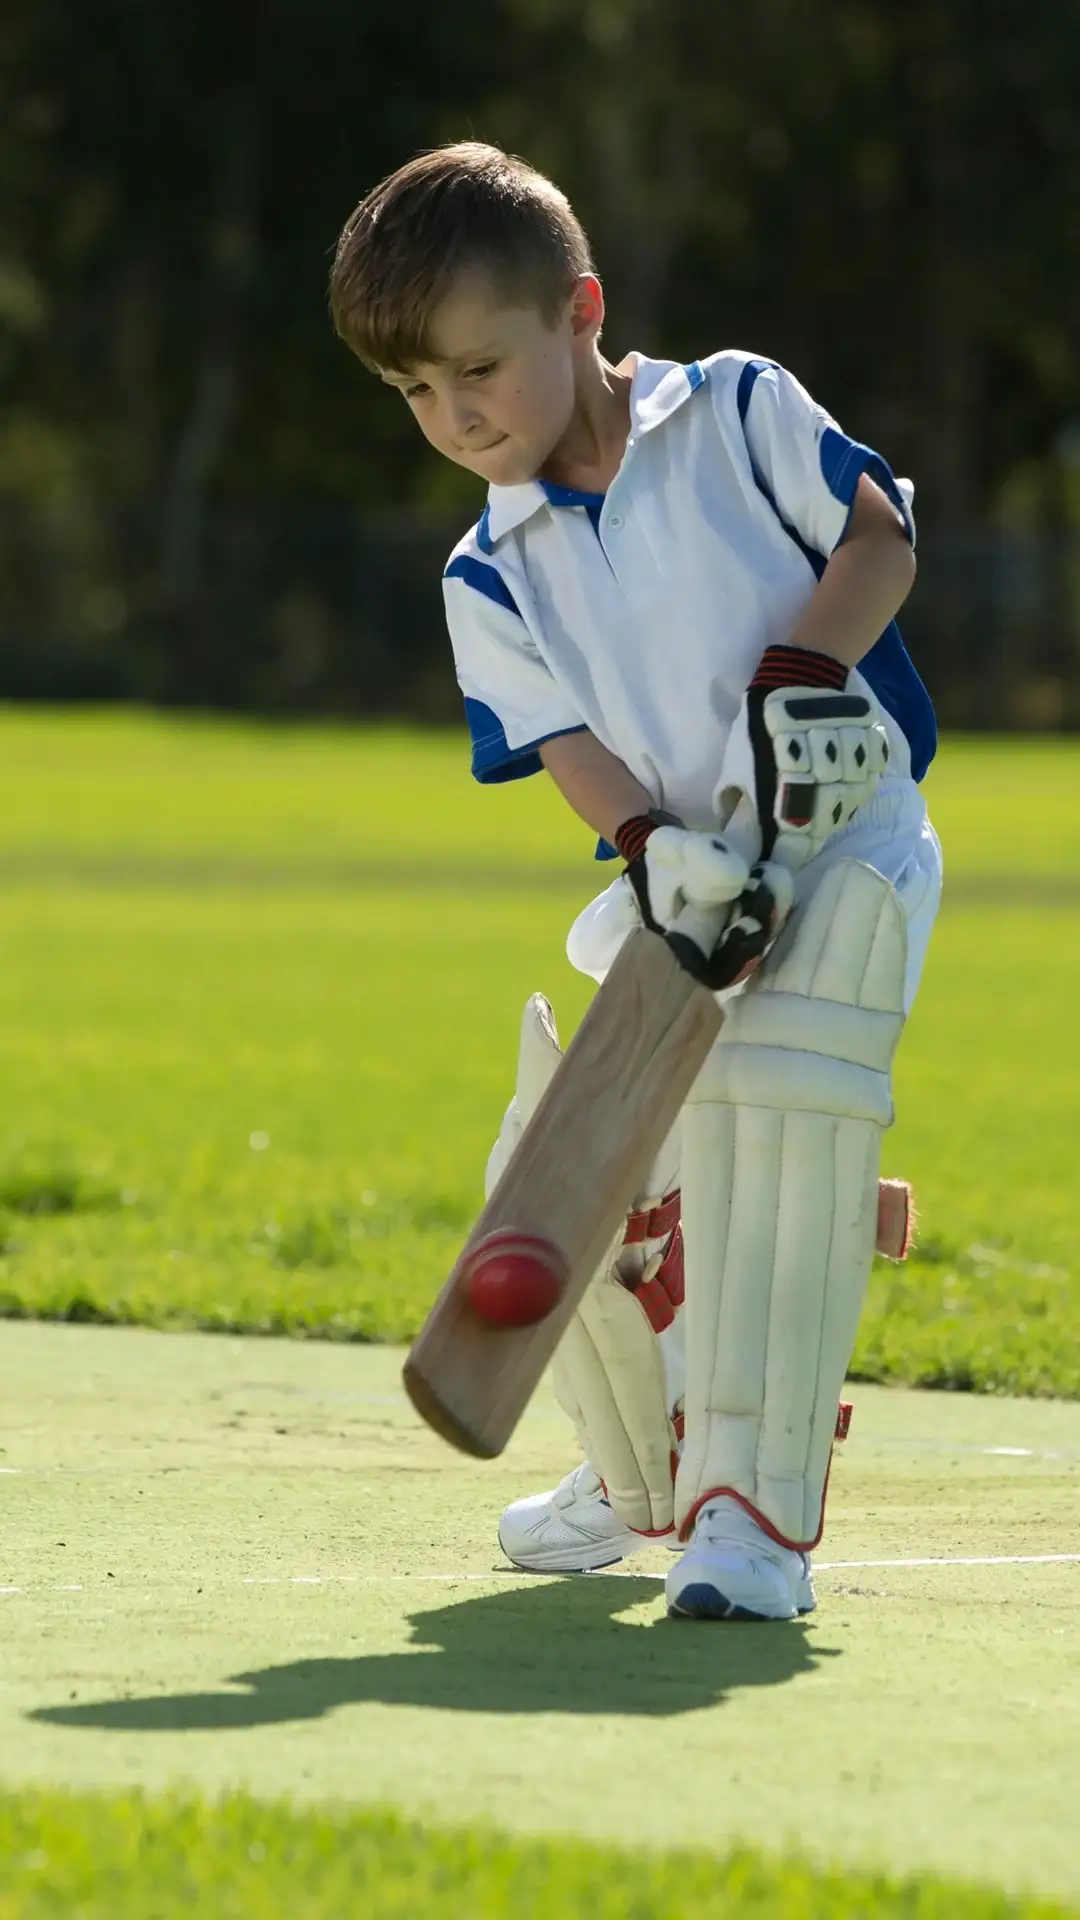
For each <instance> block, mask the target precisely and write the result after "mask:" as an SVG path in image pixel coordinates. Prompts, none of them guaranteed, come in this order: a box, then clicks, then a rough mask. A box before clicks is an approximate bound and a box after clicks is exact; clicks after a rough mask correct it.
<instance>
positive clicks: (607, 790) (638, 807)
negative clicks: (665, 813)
mask: <svg viewBox="0 0 1080 1920" xmlns="http://www.w3.org/2000/svg"><path fill="white" fill-rule="evenodd" d="M539 752H540V758H541V760H542V761H543V763H544V766H545V767H546V768H547V771H548V772H549V773H550V775H551V777H552V779H553V780H554V782H555V785H556V786H557V787H558V789H559V792H560V793H561V794H562V796H563V799H564V800H565V801H566V802H567V803H568V805H569V806H571V807H573V809H574V812H575V813H576V814H578V815H579V816H580V818H581V819H582V820H584V821H586V822H587V824H588V825H589V826H590V827H592V829H593V831H594V833H598V834H600V836H601V838H602V839H604V840H607V841H609V842H610V843H611V844H612V845H614V842H615V835H616V833H617V832H618V830H619V828H620V827H621V826H622V824H623V822H624V820H630V819H632V818H633V817H634V815H635V814H640V813H648V811H649V808H650V807H652V806H655V804H656V803H655V801H654V800H653V797H652V795H651V793H649V792H648V791H647V789H646V788H645V787H643V786H642V785H641V782H640V781H639V780H635V778H634V776H633V774H632V773H631V772H630V770H629V768H628V767H625V766H624V765H623V763H622V761H621V760H619V759H617V758H616V756H615V755H614V754H613V753H609V752H608V750H607V748H606V747H604V746H601V744H600V742H599V740H598V739H597V738H596V735H595V734H594V733H590V732H589V731H588V729H587V728H586V729H583V730H582V731H581V732H580V733H561V734H556V735H555V736H554V738H553V739H551V740H545V741H544V743H543V745H542V746H541V747H540V749H539Z"/></svg>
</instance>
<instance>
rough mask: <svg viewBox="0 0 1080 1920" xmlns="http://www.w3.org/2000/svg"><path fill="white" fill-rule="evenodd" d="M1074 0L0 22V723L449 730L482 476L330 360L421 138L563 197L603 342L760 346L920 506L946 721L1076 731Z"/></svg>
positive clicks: (422, 9)
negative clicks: (333, 274) (386, 210)
mask: <svg viewBox="0 0 1080 1920" xmlns="http://www.w3.org/2000/svg"><path fill="white" fill-rule="evenodd" d="M1078 102H1080V5H1078V0H1026V3H1022V0H979V3H978V4H976V0H910V3H909V4H906V5H904V6H900V5H898V4H896V0H838V4H836V5H832V6H827V7H824V8H823V7H820V6H814V5H810V4H808V0H755V5H754V6H753V7H745V6H737V5H735V4H733V3H732V0H718V4H715V5H713V6H711V7H703V6H701V5H700V0H472V4H471V5H469V6H468V7H455V8H447V7H446V6H445V5H436V4H433V0H413V4H412V5H411V6H410V7H409V8H408V9H404V8H403V9H402V10H401V11H400V13H399V12H397V11H396V10H395V9H390V10H389V12H387V10H385V9H378V10H375V9H373V8H370V7H369V6H368V5H367V4H366V0H261V4H260V5H259V6H258V7H255V6H254V5H252V4H250V0H226V4H224V5H222V4H221V3H220V0H218V4H210V3H209V0H2V7H0V178H2V181H3V193H2V198H0V696H4V697H9V698H10V697H16V698H19V697H29V698H35V699H42V698H44V699H50V698H57V699H71V698H94V699H102V698H123V699H140V700H148V701H156V702H162V703H171V704H187V705H214V706H221V707H244V708H251V709H255V710H260V711H264V712H266V711H295V710H307V711H323V712H341V713H355V714H360V715H363V714H369V715H370V714H377V713H406V714H412V715H415V716H418V717H422V718H426V719H432V720H439V719H443V718H453V719H456V718H457V717H458V701H457V695H456V689H455V686H454V680H453V671H452V666H451V662H450V654H449V646H448V643H447V641H446V639H445V635H444V630H443V626H442V617H441V602H440V594H439V575H440V572H441V567H442V562H443V560H444V558H445V554H446V552H447V550H448V548H449V546H450V545H451V544H452V542H453V540H454V539H456V537H457V536H458V534H459V533H460V532H461V531H462V530H463V529H464V527H465V526H466V525H468V524H469V522H470V521H471V520H472V519H473V518H475V516H476V513H477V512H478V510H479V506H480V504H481V502H480V498H479V493H478V485H477V483H475V482H473V481H472V480H471V479H470V477H469V476H468V475H465V474H463V473H460V472H458V471H456V470H454V469H452V468H450V467H449V466H447V465H446V464H445V463H442V462H439V461H437V460H436V459H435V458H434V457H433V456H432V455H430V454H429V453H428V452H427V450H426V449H425V448H424V446H423V444H422V442H421V441H420V439H419V436H418V434H417V433H416V429H415V427H414V426H413V424H412V422H411V420H410V419H409V418H408V416H407V413H406V411H405V409H404V407H403V406H401V404H400V403H399V402H397V401H396V400H395V399H393V398H391V397H390V396H388V395H387V394H386V393H385V392H384V391H382V390H380V389H379V388H378V386H377V384H376V383H375V382H374V381H373V380H372V379H371V377H370V376H368V375H366V374H365V373H364V372H363V370H362V369H361V368H360V367H359V365H358V363H356V362H353V361H352V360H351V359H350V358H349V356H348V355H347V353H346V350H345V349H344V348H343V347H342V346H341V345H340V344H339V343H338V342H337V341H336V340H335V338H334V336H333V333H332V331H331V328H330V325H329V322H328V319H327V315H326V298H325V288H326V278H327V272H328V268H329V262H330V257H331V253H332V249H333V246H334V242H335V240H336V237H337V233H338V231H339V229H340V227H341V225H342V223H343V222H344V220H345V218H346V217H347V215H348V213H349V212H350V210H351V209H352V207H353V205H354V204H355V202H356V201H357V200H358V199H359V198H360V196H361V194H362V193H364V192H365V191H366V190H367V189H368V188H369V187H370V186H372V185H373V184H374V183H375V182H376V181H377V180H378V179H380V178H381V177H382V176H383V175H384V174H385V173H387V172H389V171H390V170H391V169H392V168H393V167H395V166H396V165H398V164H400V163H401V161H403V160H404V159H406V158H407V157H408V156H409V155H410V154H412V153H413V152H415V151H416V150H417V149H419V148H421V147H426V146H431V145H435V144H437V143H438V142H440V141H443V140H447V139H454V138H461V137H477V138H482V139H490V140H494V141H497V142H499V143H501V144H503V145H505V146H507V147H509V148H511V149H512V150H514V151H516V152H520V153H523V154H524V155H525V156H526V157H527V158H529V159H530V160H532V161H533V162H534V163H535V164H537V165H538V166H540V167H542V168H544V169H545V170H546V171H549V172H550V173H551V174H552V175H553V176H554V178H555V179H557V180H558V181H559V183H560V184H561V185H562V186H564V187H565V189H566V190H567V192H568V193H569V194H570V196H571V198H572V199H573V200H574V202H575V205H576V206H577V208H578V211H579V212H580V214H581V215H582V217H583V219H584V222H585V225H586V227H587V229H588V231H589V233H590V235H591V237H592V240H593V243H594V247H595V249H596V252H597V256H598V260H599V264H600V268H601V272H602V274H603V277H604V280H605V284H606V287H607V292H608V298H609V316H610V317H609V323H608V328H607V333H606V339H605V344H606V348H607V351H608V353H609V355H610V356H611V357H613V358H615V359H617V358H619V357H621V355H622V354H623V353H624V352H625V351H626V350H627V349H628V348H629V347H631V346H637V347H640V348H642V349H643V350H644V351H645V352H648V353H653V354H657V355H660V356H665V357H679V358H692V357H694V356H699V355H704V354H706V353H709V352H711V351H713V350H715V349H716V348H717V347H720V346H724V345H737V346H743V347H750V348H753V349H754V350H755V351H759V352H762V353H765V354H768V355H771V356H774V357H776V358H778V359H780V360H782V361H784V362H785V363H786V364H787V365H789V366H790V367H791V368H792V369H793V371H795V372H796V373H797V374H798V375H799V377H800V378H801V379H802V380H803V381H804V382H805V384H806V385H807V386H809V387H810V389H811V391H812V392H814V393H815V394H816V395H817V397H818V398H819V399H821V400H822V401H823V402H824V403H825V404H826V405H827V406H828V407H829V408H830V410H831V411H832V412H834V413H835V414H836V415H837V416H838V418H839V419H840V420H841V422H842V423H843V424H844V425H845V426H846V427H847V429H848V430H849V431H850V432H852V433H854V434H855V435H856V436H857V437H858V438H860V439H864V440H868V441H870V442H871V443H873V444H875V445H877V446H879V447H880V448H881V450H882V451H883V452H884V453H886V455H887V456H888V457H889V458H890V459H891V461H892V463H893V465H894V466H895V467H896V469H897V470H898V471H899V472H902V473H905V474H910V475H911V476H912V477H913V478H914V480H915V482H916V490H917V491H916V506H917V510H918V511H919V514H920V526H921V536H920V556H921V567H920V577H919V583H918V586H917V588H916V592H915V595H914V597H913V600H912V602H911V603H910V605H909V608H908V610H907V612H906V614H905V620H904V624H905V630H906V632H907V635H908V638H909V643H910V644H911V645H912V647H913V650H914V651H915V653H916V656H917V658H918V661H919V665H920V667H921V669H922V670H923V672H924V675H925V677H926V678H927V680H928V682H929V684H930V686H931V688H932V690H933V692H934V694H935V696H936V698H937V700H938V703H939V707H940V709H941V712H942V715H943V717H944V718H945V719H946V720H947V721H949V722H950V723H952V724H956V725H969V726H990V725H994V726H996V725H1017V726H1076V725H1077V724H1080V375H1078V359H1077V344H1078V334H1080V325H1078V323H1080V217H1078V213H1077V208H1078V206H1080V105H1078Z"/></svg>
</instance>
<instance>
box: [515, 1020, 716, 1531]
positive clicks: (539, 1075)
mask: <svg viewBox="0 0 1080 1920" xmlns="http://www.w3.org/2000/svg"><path fill="white" fill-rule="evenodd" d="M561 1059H562V1054H561V1051H560V1048H559V1037H558V1033H557V1031H556V1027H555V1020H554V1016H553V1014H552V1010H551V1007H550V1005H549V1003H548V1001H547V1000H546V999H545V998H544V996H543V994H540V993H534V994H533V995H532V996H531V997H530V999H529V1000H528V1001H527V1003H526V1006H525V1011H524V1014H523V1017H522V1023H521V1045H520V1051H519V1054H518V1073H517V1086H516V1090H515V1093H514V1098H513V1100H512V1101H511V1102H510V1105H509V1107H508V1108H507V1111H506V1114H505V1116H504V1119H503V1123H502V1127H501V1129H500V1132H499V1137H498V1139H497V1140H496V1142H495V1145H494V1147H493V1148H492V1150H491V1154H490V1157H489V1159H488V1164H487V1172H486V1175H485V1183H484V1185H485V1194H486V1195H488V1196H490V1194H491V1192H492V1190H493V1189H494V1186H495V1183H496V1181H497V1180H498V1178H499V1176H500V1175H501V1173H502V1171H503V1168H504V1167H505V1166H506V1164H507V1162H508V1160H509V1158H510V1155H511V1154H512V1153H513V1151H514V1149H515V1148H516V1146H517V1144H518V1142H519V1140H520V1139H521V1136H522V1134H523V1132H524V1130H525V1128H526V1126H527V1125H528V1123H529V1121H530V1120H531V1118H532V1116H533V1114H534V1112H535V1111H536V1108H537V1106H538V1105H539V1103H540V1100H541V1098H542V1096H543V1094H544V1092H545V1091H546V1089H547V1087H548V1085H549V1084H550V1082H551V1080H552V1078H553V1076H554V1074H555V1072H556V1070H557V1068H558V1066H559V1062H560V1060H561ZM678 1165H679V1155H678V1131H677V1128H676V1129H673V1130H672V1133H671V1134H670V1135H669V1136H668V1139H667V1140H666V1141H665V1143H664V1146H663V1148H662V1149H661V1152H660V1154H659V1155H658V1157H657V1160H656V1162H655V1163H654V1165H653V1167H652V1168H651V1169H650V1171H649V1175H648V1181H647V1188H648V1191H647V1193H646V1194H643V1195H641V1196H639V1197H638V1198H637V1200H636V1201H635V1206H634V1211H645V1212H649V1211H651V1210H652V1209H653V1208H654V1207H657V1206H658V1205H659V1202H660V1200H661V1199H662V1198H663V1197H664V1196H665V1195H667V1194H669V1193H670V1191H671V1189H672V1188H674V1187H675V1186H676V1185H677V1183H678ZM660 1250H661V1249H660V1244H659V1243H655V1242H653V1241H650V1240H645V1241H641V1242H639V1243H638V1244H637V1245H636V1246H633V1247H627V1248H625V1249H624V1248H623V1247H622V1232H621V1230H620V1233H619V1235H618V1236H617V1238H616V1239H615V1240H614V1241H613V1243H612V1245H611V1248H610V1250H609V1252H608V1255H607V1256H606V1258H605V1260H604V1262H603V1263H602V1265H601V1267H600V1269H599V1271H598V1272H597V1274H596V1276H595V1278H594V1280H593V1282H592V1285H591V1286H590V1288H589V1290H588V1292H587V1293H586V1295H585V1297H584V1299H583V1301H582V1303H581V1306H580V1307H579V1309H578V1311H577V1313H576V1314H575V1315H574V1318H573V1319H572V1320H571V1322H570V1325H569V1326H568V1328H567V1330H566V1332H565V1334H564V1335H563V1338H562V1340H561V1341H560V1343H559V1347H558V1350H557V1352H556V1355H555V1360H554V1364H553V1367H552V1383H553V1385H554V1388H555V1393H556V1397H557V1399H558V1401H559V1404H560V1405H561V1406H562V1408H563V1410H564V1412H565V1413H567V1414H568V1415H569V1417H570V1419H571V1420H572V1421H573V1423H574V1426H575V1428H576V1430H577V1435H578V1438H579V1440H580V1442H581V1446H582V1448H583V1450H584V1452H585V1455H586V1458H587V1459H588V1460H590V1461H591V1462H592V1464H593V1466H594V1467H595V1469H596V1471H597V1473H598V1474H599V1475H600V1477H601V1478H602V1480H603V1481H604V1484H605V1487H606V1489H607V1495H608V1498H609V1500H610V1501H611V1504H612V1507H613V1509H614V1511H615V1513H616V1514H617V1515H618V1517H619V1519H620V1520H621V1521H622V1522H623V1524H624V1525H625V1526H628V1527H633V1528H635V1529H636V1530H637V1531H639V1532H642V1533H653V1532H664V1531H668V1530H670V1528H671V1526H672V1524H673V1515H674V1507H673V1499H674V1484H673V1457H674V1453H675V1446H676V1441H675V1431H674V1427H673V1424H672V1420H671V1407H672V1405H673V1396H672V1391H671V1383H670V1382H669V1380H668V1378H667V1373H666V1370H665V1365H664V1354H663V1350H662V1348H661V1343H660V1339H659V1338H658V1336H657V1334H656V1333H655V1332H654V1331H653V1327H652V1325H651V1323H650V1320H649V1317H648V1314H647V1313H646V1311H645V1308H644V1307H643V1306H642V1304H641V1302H640V1301H639V1300H638V1299H636V1298H635V1296H634V1294H633V1293H632V1292H631V1291H629V1289H628V1288H627V1287H626V1286H624V1284H623V1279H624V1278H626V1279H629V1280H631V1282H632V1283H636V1282H637V1281H638V1280H639V1279H641V1277H642V1275H643V1274H645V1275H647V1274H648V1272H649V1271H650V1262H651V1263H652V1264H653V1265H655V1264H656V1262H657V1261H658V1259H659V1255H660ZM616 1262H619V1265H618V1266H617V1265H616ZM620 1268H621V1269H622V1277H620ZM631 1268H632V1269H633V1270H632V1271H630V1269H631ZM680 1385H681V1382H680Z"/></svg>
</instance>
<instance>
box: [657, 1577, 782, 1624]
mask: <svg viewBox="0 0 1080 1920" xmlns="http://www.w3.org/2000/svg"><path fill="white" fill-rule="evenodd" d="M668 1616H669V1618H670V1619H672V1620H677V1619H682V1620H767V1619H768V1618H769V1615H768V1614H765V1613H751V1612H750V1610H749V1608H747V1607H736V1606H733V1605H732V1603H731V1601H730V1600H729V1599H728V1597H727V1595H726V1594H725V1593H721V1591H720V1589H719V1587H710V1586H707V1585H706V1584H705V1582H704V1581H696V1582H695V1583H694V1585H693V1586H689V1587H684V1588H683V1590H682V1592H681V1593H680V1595H679V1597H678V1599H677V1600H673V1601H672V1602H671V1603H670V1605H669V1607H668Z"/></svg>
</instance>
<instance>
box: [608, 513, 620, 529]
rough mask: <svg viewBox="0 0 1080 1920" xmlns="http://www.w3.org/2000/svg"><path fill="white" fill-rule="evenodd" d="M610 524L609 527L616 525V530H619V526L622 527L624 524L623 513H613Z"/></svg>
mask: <svg viewBox="0 0 1080 1920" xmlns="http://www.w3.org/2000/svg"><path fill="white" fill-rule="evenodd" d="M608 526H609V527H614V528H616V530H617V529H618V528H619V527H621V526H622V514H621V513H613V514H612V516H611V519H610V520H609V521H608Z"/></svg>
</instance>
